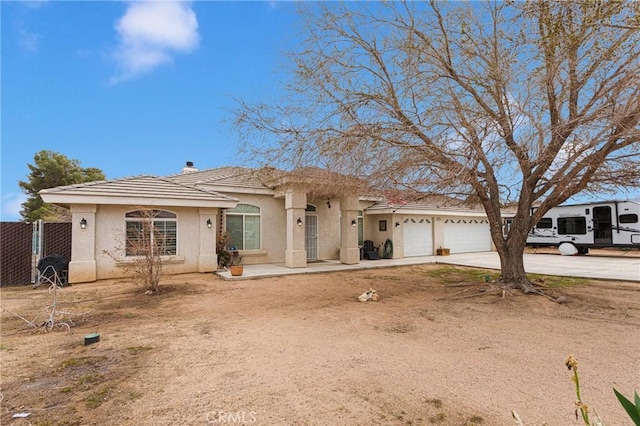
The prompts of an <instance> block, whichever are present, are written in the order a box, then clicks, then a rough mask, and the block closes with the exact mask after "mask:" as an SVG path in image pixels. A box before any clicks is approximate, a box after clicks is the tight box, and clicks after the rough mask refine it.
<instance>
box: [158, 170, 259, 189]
mask: <svg viewBox="0 0 640 426" xmlns="http://www.w3.org/2000/svg"><path fill="white" fill-rule="evenodd" d="M165 179H167V180H170V181H173V182H177V183H182V184H189V185H196V186H200V185H220V186H229V187H242V188H260V189H268V188H269V187H268V186H266V185H265V184H264V183H263V179H262V175H261V173H260V169H251V168H247V167H235V166H227V167H219V168H216V169H206V170H200V171H196V172H188V173H179V174H175V175H169V176H166V177H165Z"/></svg>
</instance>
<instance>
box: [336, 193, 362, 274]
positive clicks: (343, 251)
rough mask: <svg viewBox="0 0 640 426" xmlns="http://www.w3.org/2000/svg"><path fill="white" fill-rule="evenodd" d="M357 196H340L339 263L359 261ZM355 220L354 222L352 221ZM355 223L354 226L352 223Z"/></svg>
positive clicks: (351, 263) (350, 263)
mask: <svg viewBox="0 0 640 426" xmlns="http://www.w3.org/2000/svg"><path fill="white" fill-rule="evenodd" d="M359 207H360V205H359V203H358V197H357V196H356V195H350V196H345V197H342V198H340V235H341V236H342V239H341V241H340V263H345V264H347V265H353V264H356V263H360V248H359V247H358V210H359ZM354 221H355V222H354ZM354 223H355V226H354V225H353V224H354Z"/></svg>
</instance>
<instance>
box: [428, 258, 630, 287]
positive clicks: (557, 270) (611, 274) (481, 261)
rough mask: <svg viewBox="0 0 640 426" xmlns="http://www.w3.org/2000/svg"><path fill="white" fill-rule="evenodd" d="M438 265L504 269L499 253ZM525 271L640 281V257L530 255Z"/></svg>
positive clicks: (452, 259) (440, 259) (441, 260)
mask: <svg viewBox="0 0 640 426" xmlns="http://www.w3.org/2000/svg"><path fill="white" fill-rule="evenodd" d="M437 263H445V264H451V265H462V266H475V267H480V268H488V269H500V259H499V257H498V253H496V252H483V253H463V254H452V255H451V256H438V257H437ZM524 268H525V270H526V271H527V272H529V273H536V274H546V275H561V276H568V277H584V278H599V279H604V280H621V281H640V257H624V256H620V257H612V256H596V255H592V254H589V255H586V256H561V255H558V254H538V253H526V254H525V255H524Z"/></svg>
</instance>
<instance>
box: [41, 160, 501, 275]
mask: <svg viewBox="0 0 640 426" xmlns="http://www.w3.org/2000/svg"><path fill="white" fill-rule="evenodd" d="M309 170H310V171H309V172H307V173H302V174H296V175H288V174H285V173H282V172H279V173H277V174H274V173H268V174H267V173H264V169H261V170H255V169H249V168H244V167H221V168H215V169H208V170H202V171H200V170H198V169H196V168H195V167H193V163H191V162H188V163H187V166H186V167H184V168H183V170H182V173H179V174H176V175H170V176H165V177H156V176H134V177H129V178H123V179H116V180H107V181H98V182H90V183H84V184H78V185H70V186H62V187H56V188H51V189H45V190H43V191H41V192H40V195H41V196H42V199H43V200H44V201H45V202H47V203H51V204H55V205H60V206H63V207H66V208H69V209H70V211H71V215H72V222H73V225H72V251H71V259H70V262H69V282H71V283H77V282H89V281H95V280H97V279H105V278H119V277H123V276H125V275H126V269H127V268H126V266H127V264H128V263H130V259H132V258H134V257H135V250H132V248H131V247H129V240H128V239H127V238H126V236H127V232H128V231H129V230H131V229H139V228H136V227H137V226H139V223H140V221H141V220H143V219H142V215H141V212H142V211H149V210H152V211H153V212H154V214H153V216H154V218H153V225H154V231H155V232H158V230H160V232H161V233H162V235H163V237H164V238H166V241H168V242H169V243H168V244H167V245H166V246H165V247H164V248H163V250H164V254H165V255H166V263H167V267H166V270H167V273H171V274H177V273H187V272H212V271H215V270H216V269H217V265H218V259H217V255H216V241H217V240H218V239H219V238H220V237H221V235H223V233H225V232H226V233H227V235H228V236H229V237H230V242H229V243H228V244H229V245H232V246H233V247H235V248H236V249H237V250H238V251H239V253H240V254H241V256H242V257H243V262H244V263H245V264H260V263H283V264H285V265H286V266H288V267H290V268H305V267H306V266H307V263H308V262H314V261H319V260H337V259H339V260H340V262H342V263H345V264H355V263H359V262H360V261H361V250H360V248H361V246H362V244H363V242H364V241H365V240H371V241H373V242H374V245H376V246H381V245H383V244H384V243H385V241H387V240H391V241H392V243H393V253H392V257H393V258H402V257H410V256H431V255H434V254H435V251H436V249H437V248H440V247H446V248H448V249H449V250H450V252H451V253H463V252H475V251H490V250H492V249H493V247H492V241H491V236H490V232H489V223H488V220H487V217H486V214H485V213H484V211H483V210H481V209H469V208H464V207H452V206H445V205H436V204H428V203H405V204H392V203H389V202H388V201H386V200H385V199H384V198H383V197H381V196H379V195H367V194H363V193H362V192H363V191H362V188H361V187H359V186H357V185H353V186H350V185H349V184H348V183H345V182H346V181H339V180H335V181H334V180H333V177H332V175H331V174H329V173H328V172H324V174H323V173H314V172H312V171H311V170H314V169H309Z"/></svg>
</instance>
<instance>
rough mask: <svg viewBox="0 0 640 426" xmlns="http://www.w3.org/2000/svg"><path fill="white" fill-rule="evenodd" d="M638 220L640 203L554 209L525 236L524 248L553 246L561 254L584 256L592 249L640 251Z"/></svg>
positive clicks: (570, 206) (612, 202)
mask: <svg viewBox="0 0 640 426" xmlns="http://www.w3.org/2000/svg"><path fill="white" fill-rule="evenodd" d="M534 212H535V207H534V208H532V209H531V213H532V214H533V213H534ZM639 216H640V203H639V202H635V201H602V202H598V203H587V204H574V205H566V206H558V207H554V208H552V209H550V210H549V211H548V212H547V213H546V214H545V216H544V217H543V218H542V219H541V220H540V221H539V222H538V223H537V224H536V225H535V226H534V227H533V229H532V230H531V231H530V232H529V236H528V237H527V245H528V246H531V247H544V246H556V247H559V248H560V252H561V253H562V254H575V253H578V254H586V253H588V252H589V248H592V247H593V248H604V247H637V248H640V221H639V218H638V217H639Z"/></svg>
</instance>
